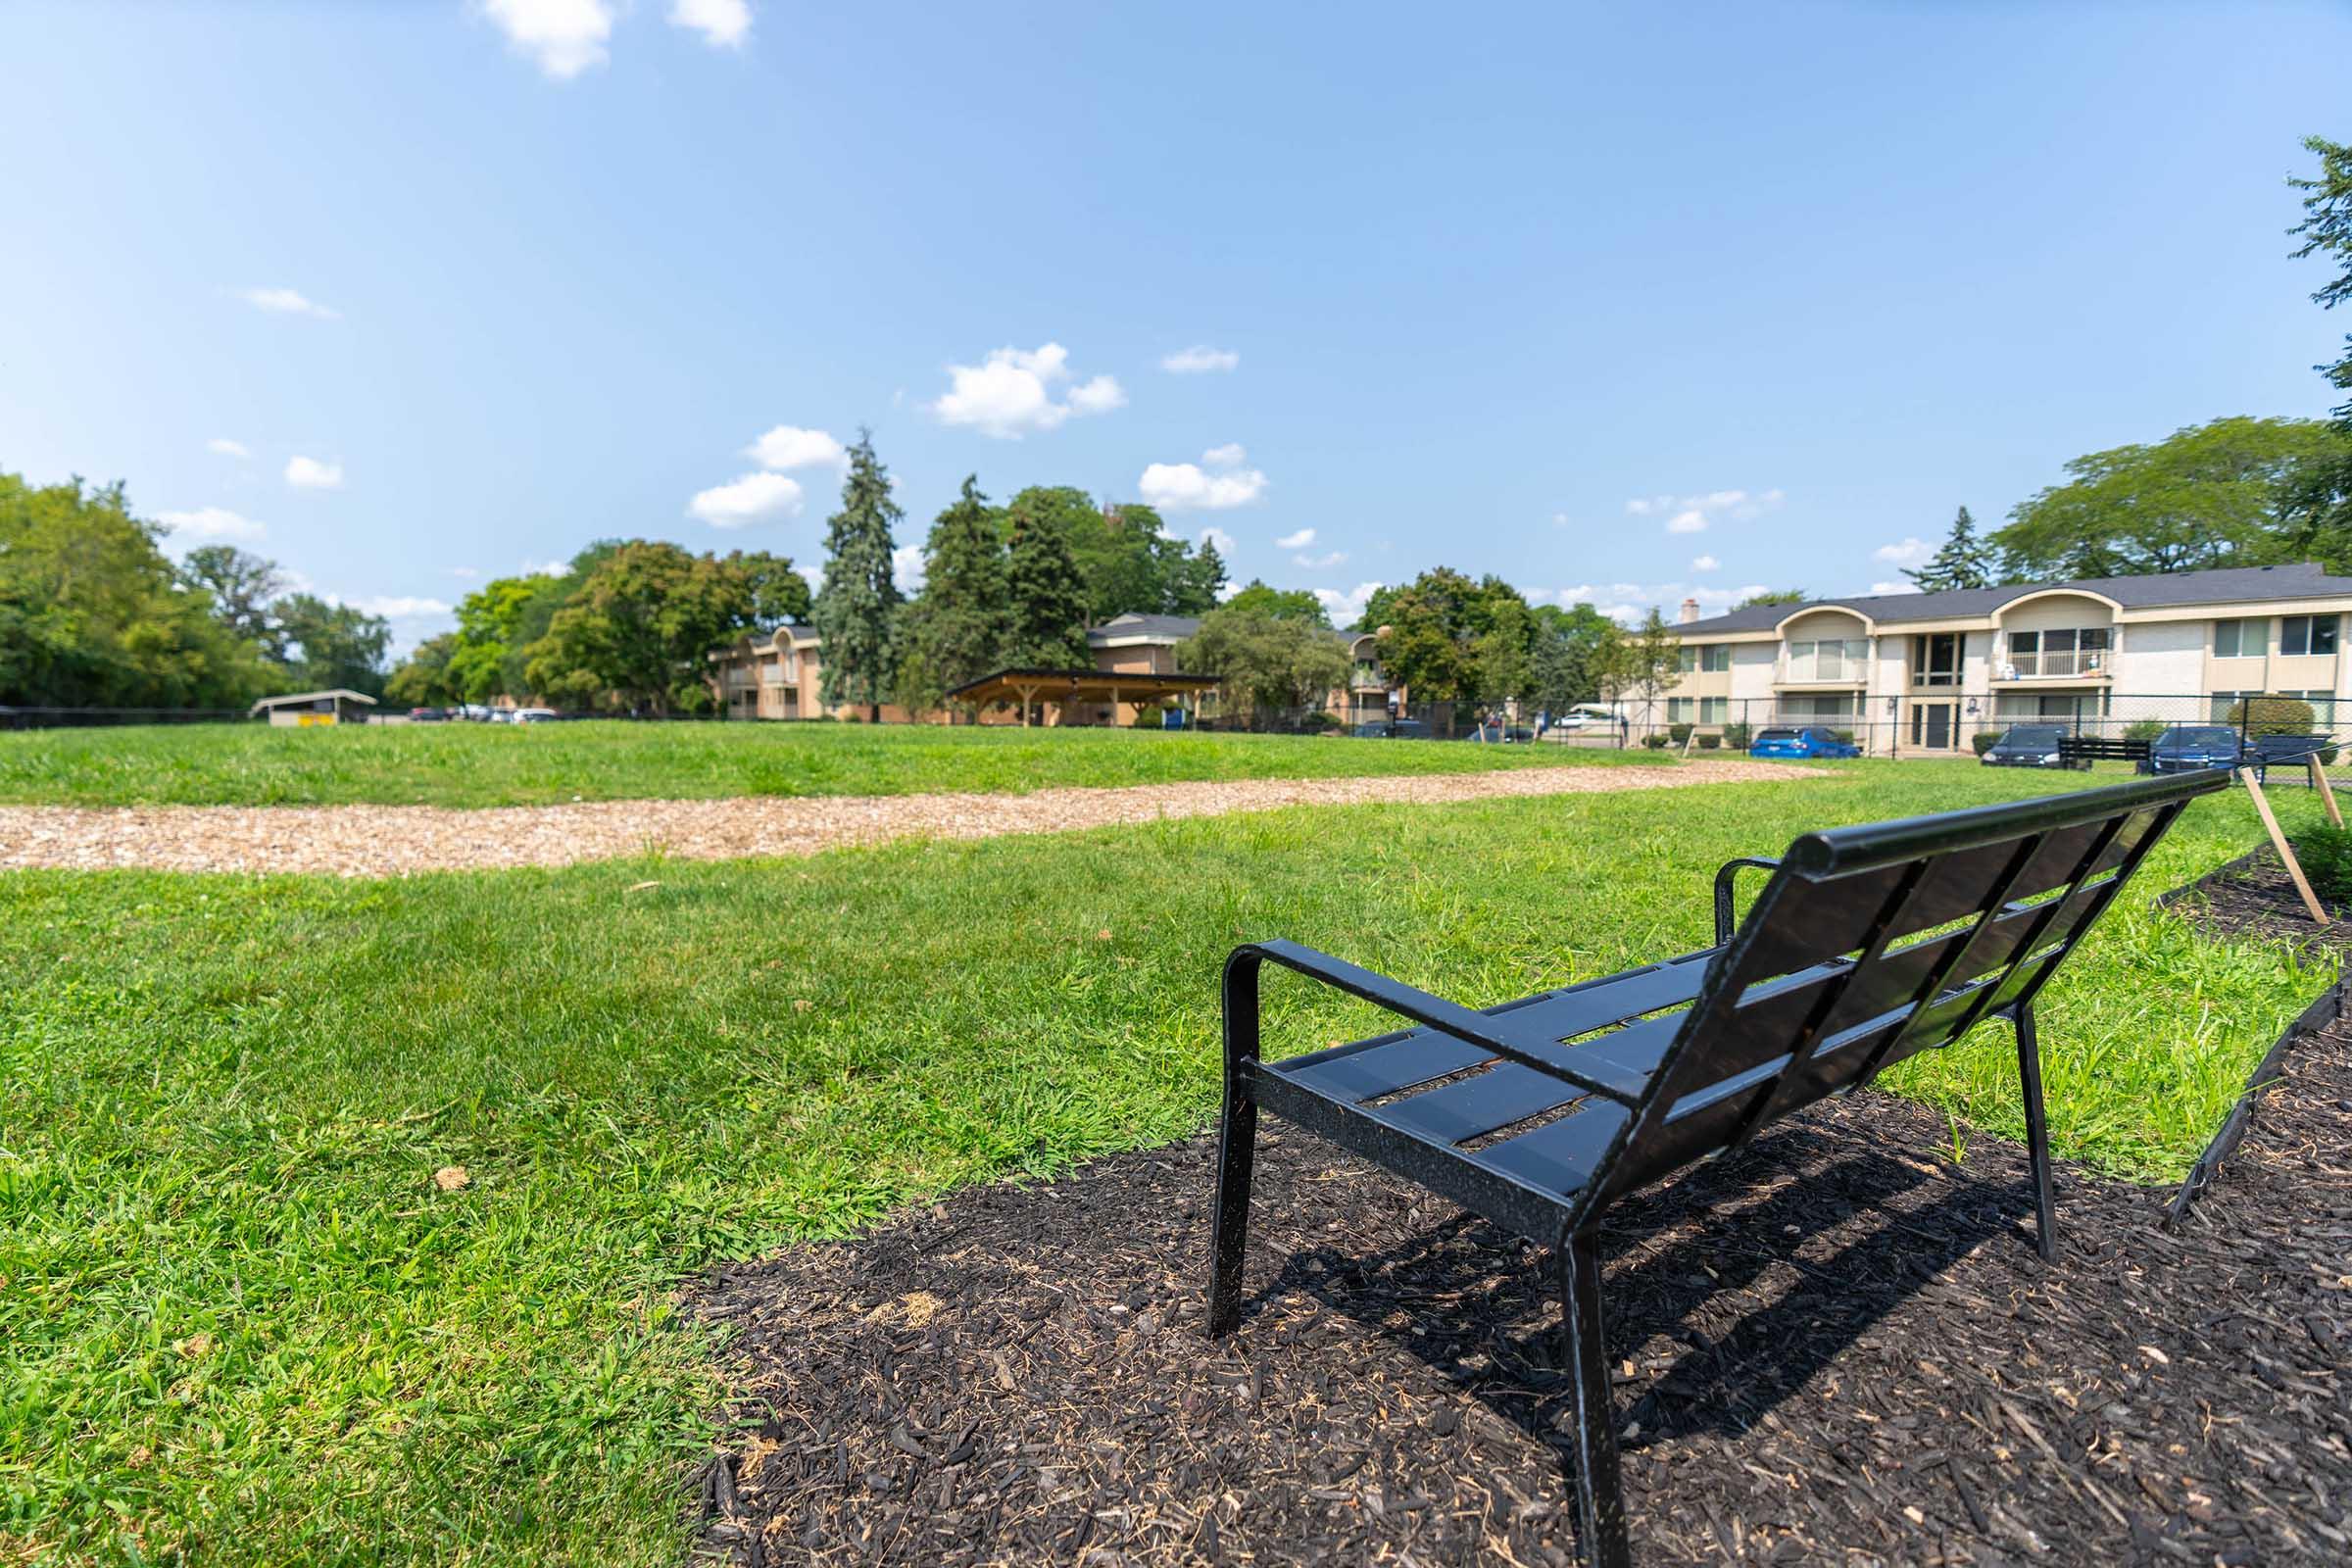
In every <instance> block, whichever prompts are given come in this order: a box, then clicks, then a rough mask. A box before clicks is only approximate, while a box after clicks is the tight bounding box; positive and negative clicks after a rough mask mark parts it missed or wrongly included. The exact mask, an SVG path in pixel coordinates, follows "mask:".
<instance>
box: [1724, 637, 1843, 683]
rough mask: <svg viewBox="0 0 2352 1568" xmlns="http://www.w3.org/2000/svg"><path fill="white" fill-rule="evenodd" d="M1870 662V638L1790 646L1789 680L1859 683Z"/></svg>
mask: <svg viewBox="0 0 2352 1568" xmlns="http://www.w3.org/2000/svg"><path fill="white" fill-rule="evenodd" d="M1869 662H1870V642H1869V640H1868V639H1867V638H1862V637H1847V638H1842V639H1839V638H1827V639H1823V640H1820V641H1816V642H1806V643H1790V644H1789V679H1790V680H1851V681H1858V680H1860V679H1861V678H1862V675H1863V671H1864V669H1865V668H1866V667H1867V666H1868V664H1869ZM1726 667H1727V668H1728V667H1729V666H1728V665H1727V666H1726Z"/></svg>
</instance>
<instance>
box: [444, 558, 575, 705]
mask: <svg viewBox="0 0 2352 1568" xmlns="http://www.w3.org/2000/svg"><path fill="white" fill-rule="evenodd" d="M545 584H546V579H544V578H539V577H495V578H493V579H491V580H490V581H488V582H486V583H484V584H482V585H481V586H480V587H479V588H476V589H475V590H474V591H473V592H471V593H469V594H467V595H466V597H465V598H463V599H461V600H459V601H458V629H457V632H456V642H455V644H454V645H453V646H452V648H451V650H450V658H449V677H448V678H449V681H450V683H451V684H452V685H453V686H454V687H455V688H456V689H457V694H458V696H459V697H461V698H462V699H464V700H465V701H466V702H469V703H483V702H488V701H489V700H490V699H491V698H493V697H497V696H499V695H500V694H502V693H512V694H520V693H521V692H522V691H524V690H525V685H524V682H523V681H522V680H519V679H515V678H513V676H512V675H511V674H510V669H511V666H513V665H515V663H516V662H518V661H520V660H521V659H522V651H523V649H524V648H526V647H528V646H529V645H530V641H535V640H536V639H535V638H534V639H529V640H526V639H525V637H524V634H523V629H522V628H523V618H524V614H525V613H526V612H528V611H531V610H533V609H534V608H535V605H536V602H537V601H538V600H539V598H540V596H541V595H542V594H544V593H545V592H546V586H545ZM559 608H560V607H559ZM553 618H554V615H553V613H552V612H551V613H550V614H549V619H550V620H551V621H552V620H553ZM544 634H545V633H544V629H543V630H542V632H541V635H544Z"/></svg>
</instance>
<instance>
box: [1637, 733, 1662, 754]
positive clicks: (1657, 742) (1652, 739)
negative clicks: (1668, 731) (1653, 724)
mask: <svg viewBox="0 0 2352 1568" xmlns="http://www.w3.org/2000/svg"><path fill="white" fill-rule="evenodd" d="M1642 745H1644V746H1646V747H1648V748H1649V749H1650V750H1651V751H1653V752H1662V751H1664V750H1665V749H1666V737H1665V736H1663V735H1644V736H1642Z"/></svg>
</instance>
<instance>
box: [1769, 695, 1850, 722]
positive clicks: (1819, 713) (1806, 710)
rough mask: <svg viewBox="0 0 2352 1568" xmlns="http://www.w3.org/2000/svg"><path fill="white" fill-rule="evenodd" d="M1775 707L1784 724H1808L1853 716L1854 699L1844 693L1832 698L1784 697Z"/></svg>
mask: <svg viewBox="0 0 2352 1568" xmlns="http://www.w3.org/2000/svg"><path fill="white" fill-rule="evenodd" d="M1775 706H1776V707H1777V709H1778V710H1779V716H1780V719H1781V721H1782V722H1784V723H1795V724H1810V723H1813V722H1815V721H1817V720H1820V719H1826V718H1851V717H1853V716H1854V699H1853V697H1852V696H1851V695H1850V694H1848V693H1844V692H1840V693H1838V695H1836V696H1832V697H1786V698H1783V699H1782V700H1781V701H1780V702H1779V703H1778V704H1776V705H1775Z"/></svg>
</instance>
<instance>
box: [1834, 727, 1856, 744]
mask: <svg viewBox="0 0 2352 1568" xmlns="http://www.w3.org/2000/svg"><path fill="white" fill-rule="evenodd" d="M1835 733H1836V734H1837V736H1838V739H1839V740H1841V741H1843V742H1845V744H1846V745H1848V746H1851V745H1853V744H1854V732H1853V731H1852V730H1850V729H1841V730H1838V731H1836V732H1835Z"/></svg>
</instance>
